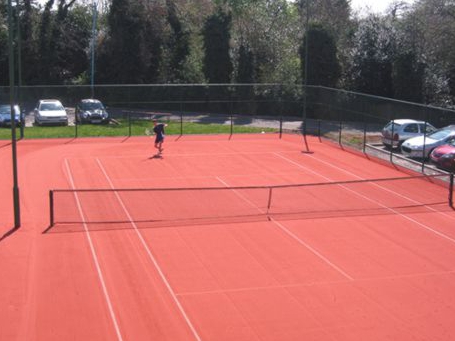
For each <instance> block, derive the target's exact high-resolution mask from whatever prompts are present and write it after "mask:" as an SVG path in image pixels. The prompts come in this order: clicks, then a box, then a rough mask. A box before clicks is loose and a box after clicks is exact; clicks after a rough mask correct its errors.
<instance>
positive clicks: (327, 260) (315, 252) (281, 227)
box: [217, 177, 354, 281]
mask: <svg viewBox="0 0 455 341" xmlns="http://www.w3.org/2000/svg"><path fill="white" fill-rule="evenodd" d="M217 179H218V180H219V181H220V182H221V183H222V184H223V185H225V186H226V187H230V186H229V184H228V183H227V182H225V181H224V180H223V179H221V178H220V177H217ZM234 192H235V194H236V195H237V196H239V197H240V198H241V199H243V200H244V201H245V202H247V203H248V204H250V205H251V206H252V207H255V208H256V209H257V210H258V211H259V212H260V213H261V214H266V213H267V212H264V211H263V210H261V209H260V208H259V207H257V206H256V205H254V204H253V203H252V202H251V201H250V200H248V198H246V197H245V196H244V195H242V194H240V193H239V192H238V191H237V190H234ZM270 221H272V222H273V223H274V224H275V225H276V226H278V227H279V228H280V229H281V230H283V231H284V232H285V233H286V234H287V235H288V236H290V237H291V238H292V239H294V240H295V241H297V242H298V243H299V244H300V245H303V246H304V247H306V248H307V249H308V250H310V251H311V252H312V253H313V254H315V255H316V256H317V257H318V258H320V259H321V260H322V261H324V262H325V263H326V264H328V265H329V266H330V267H332V268H333V269H335V270H336V271H338V272H339V273H340V274H342V275H343V276H344V277H346V278H347V279H349V280H351V281H352V280H354V278H353V277H352V276H349V275H348V274H347V273H346V271H343V270H342V269H341V268H340V267H339V266H337V265H335V264H334V263H333V262H331V261H330V260H329V259H328V258H327V257H325V256H324V255H322V254H321V253H320V252H319V251H317V250H316V249H314V248H313V247H311V246H310V245H309V244H307V243H305V242H304V241H303V240H302V239H301V238H299V237H298V236H297V235H295V234H294V233H292V232H291V231H289V230H288V229H287V228H285V227H284V226H283V225H282V224H280V223H279V222H277V221H276V220H275V219H273V218H270Z"/></svg>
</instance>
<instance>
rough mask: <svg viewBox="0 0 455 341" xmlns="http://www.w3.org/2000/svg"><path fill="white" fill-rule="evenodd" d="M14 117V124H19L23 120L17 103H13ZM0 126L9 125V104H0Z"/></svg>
mask: <svg viewBox="0 0 455 341" xmlns="http://www.w3.org/2000/svg"><path fill="white" fill-rule="evenodd" d="M13 108H14V117H15V120H14V121H15V122H16V125H17V126H19V125H21V124H22V122H24V116H23V115H22V114H21V110H20V109H19V106H18V105H14V106H13ZM0 126H3V127H9V126H11V105H10V104H0Z"/></svg>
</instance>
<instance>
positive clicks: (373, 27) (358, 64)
mask: <svg viewBox="0 0 455 341" xmlns="http://www.w3.org/2000/svg"><path fill="white" fill-rule="evenodd" d="M353 40H354V41H353V43H354V47H353V50H352V52H351V53H352V56H353V57H352V60H351V63H352V64H351V67H350V70H349V71H350V72H349V73H350V75H351V87H352V90H354V91H358V92H363V93H367V94H371V95H377V96H384V97H393V82H392V70H393V60H394V56H395V36H394V34H393V30H392V28H391V26H390V23H389V22H388V21H387V20H386V19H385V18H381V17H378V16H375V15H370V16H369V17H367V18H365V19H364V20H362V21H361V22H360V25H359V28H358V30H357V32H356V34H355V36H354V39H353Z"/></svg>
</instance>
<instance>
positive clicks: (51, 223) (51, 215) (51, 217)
mask: <svg viewBox="0 0 455 341" xmlns="http://www.w3.org/2000/svg"><path fill="white" fill-rule="evenodd" d="M52 226H54V191H52V190H50V191H49V227H52Z"/></svg>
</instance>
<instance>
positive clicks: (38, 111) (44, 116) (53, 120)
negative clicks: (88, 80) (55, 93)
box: [34, 99, 68, 125]
mask: <svg viewBox="0 0 455 341" xmlns="http://www.w3.org/2000/svg"><path fill="white" fill-rule="evenodd" d="M34 114H35V124H36V125H45V124H49V125H54V124H59V125H68V114H67V112H66V109H65V107H64V106H63V105H62V103H61V102H60V101H59V100H56V99H42V100H40V101H38V103H37V105H36V107H35V110H34Z"/></svg>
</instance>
